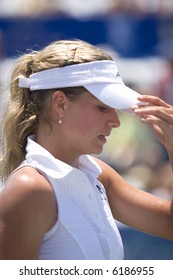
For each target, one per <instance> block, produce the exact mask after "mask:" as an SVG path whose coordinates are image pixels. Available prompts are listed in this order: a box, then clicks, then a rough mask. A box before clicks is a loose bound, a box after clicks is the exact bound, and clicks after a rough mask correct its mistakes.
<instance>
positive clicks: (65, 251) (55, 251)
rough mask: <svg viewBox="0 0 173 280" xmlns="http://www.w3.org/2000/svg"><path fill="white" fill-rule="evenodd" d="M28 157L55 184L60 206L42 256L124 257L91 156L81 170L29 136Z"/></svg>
mask: <svg viewBox="0 0 173 280" xmlns="http://www.w3.org/2000/svg"><path fill="white" fill-rule="evenodd" d="M26 150H27V155H26V160H25V161H24V162H23V164H22V165H21V166H24V165H29V166H32V167H34V168H36V169H37V170H39V171H40V172H41V173H42V174H43V175H44V176H45V177H47V178H48V180H49V182H50V183H51V185H52V187H53V189H54V192H55V197H56V200H57V205H58V221H57V223H56V224H55V226H54V227H53V228H52V229H51V230H50V231H49V232H48V233H46V234H45V236H44V239H43V241H42V244H41V248H40V254H39V259H54V260H56V259H62V260H63V259H100V260H101V259H122V258H123V245H122V241H121V237H120V234H119V231H118V229H117V226H116V224H115V221H114V219H113V217H112V214H111V210H110V207H109V204H108V200H107V197H106V193H105V189H104V187H103V186H102V184H101V183H100V182H99V181H98V180H97V177H98V176H99V175H100V173H101V169H100V167H99V166H98V164H97V163H96V162H95V160H94V159H93V158H92V157H90V156H87V155H83V156H81V157H80V164H79V169H77V168H73V167H71V166H70V165H68V164H66V163H64V162H62V161H60V160H58V159H56V158H54V157H53V156H52V155H51V154H50V153H49V152H48V151H47V150H45V149H44V148H43V147H41V146H40V145H38V144H37V143H36V142H35V141H34V136H32V137H29V138H28V143H27V147H26Z"/></svg>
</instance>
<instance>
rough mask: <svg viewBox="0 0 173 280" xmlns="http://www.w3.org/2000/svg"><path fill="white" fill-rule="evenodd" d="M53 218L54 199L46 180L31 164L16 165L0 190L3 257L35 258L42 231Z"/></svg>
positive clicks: (0, 225) (54, 214)
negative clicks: (28, 165)
mask: <svg viewBox="0 0 173 280" xmlns="http://www.w3.org/2000/svg"><path fill="white" fill-rule="evenodd" d="M56 219H57V206H56V201H55V197H54V192H53V190H52V187H51V185H50V183H49V182H48V180H47V179H46V178H45V177H44V176H42V175H41V174H40V173H39V172H37V170H35V169H34V168H32V167H22V168H20V169H18V170H17V171H16V172H14V173H13V174H12V175H11V176H10V177H9V178H8V180H7V182H6V184H5V187H4V188H3V190H2V192H1V193H0V241H1V240H2V239H3V240H4V242H3V246H5V247H4V248H5V249H4V252H5V253H4V257H5V258H7V259H8V258H14V259H15V258H17V259H19V258H21V259H25V257H26V258H28V259H30V258H31V259H33V258H36V257H37V253H38V248H39V246H40V242H41V240H42V238H43V236H44V234H45V233H46V232H47V231H48V230H49V229H50V228H51V227H52V226H53V225H54V223H55V221H56ZM12 232H13V234H11V233H12ZM0 243H2V242H0ZM16 244H18V247H17V248H16ZM19 244H20V245H19ZM0 245H1V244H0ZM23 247H24V248H25V250H24V248H23ZM2 251H3V248H2ZM24 252H25V254H26V255H25V256H24V255H23V254H24Z"/></svg>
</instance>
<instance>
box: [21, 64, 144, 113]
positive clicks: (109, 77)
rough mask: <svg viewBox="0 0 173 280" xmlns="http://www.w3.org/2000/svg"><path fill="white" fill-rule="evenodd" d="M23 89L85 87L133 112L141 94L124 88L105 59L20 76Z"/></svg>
mask: <svg viewBox="0 0 173 280" xmlns="http://www.w3.org/2000/svg"><path fill="white" fill-rule="evenodd" d="M19 86H20V87H24V88H29V89H30V90H31V91H33V90H40V89H56V88H66V87H77V86H84V87H85V88H86V89H87V90H88V91H89V92H90V93H91V94H93V95H94V96H95V97H96V98H98V99H99V100H100V101H102V102H103V103H105V104H106V105H108V106H110V107H112V108H115V109H119V110H124V109H129V108H131V106H132V105H134V104H137V103H139V100H138V99H137V98H138V97H139V96H140V94H139V93H137V92H135V91H133V90H132V89H130V88H128V87H127V86H125V85H124V83H123V81H122V79H121V77H120V74H119V72H118V69H117V65H116V63H115V62H114V61H110V60H101V61H92V62H87V63H81V64H74V65H70V66H65V67H57V68H52V69H48V70H44V71H40V72H37V73H34V74H32V75H30V76H29V78H26V77H24V76H20V77H19Z"/></svg>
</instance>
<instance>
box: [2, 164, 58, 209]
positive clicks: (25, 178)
mask: <svg viewBox="0 0 173 280" xmlns="http://www.w3.org/2000/svg"><path fill="white" fill-rule="evenodd" d="M0 197H2V199H1V200H2V202H1V203H2V204H3V205H4V207H5V208H6V207H7V208H8V207H15V205H17V204H18V205H19V204H20V207H22V209H25V208H27V206H28V207H29V208H30V209H31V213H32V209H33V211H41V212H42V211H44V212H46V213H49V211H48V209H51V207H50V205H53V204H54V203H55V198H54V192H53V190H52V187H51V185H50V183H49V182H48V180H47V179H46V178H45V177H44V176H43V175H41V174H40V173H39V172H38V171H37V170H36V169H34V168H33V167H29V166H25V167H22V168H20V169H18V170H17V171H16V172H14V173H12V174H11V176H10V177H9V178H8V180H7V182H6V184H5V187H4V189H3V191H2V193H1V196H0ZM2 204H1V205H2Z"/></svg>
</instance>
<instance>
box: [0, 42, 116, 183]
mask: <svg viewBox="0 0 173 280" xmlns="http://www.w3.org/2000/svg"><path fill="white" fill-rule="evenodd" d="M98 60H112V58H111V57H110V56H109V55H108V54H107V53H105V52H104V51H103V50H101V49H100V48H97V47H95V46H93V45H91V44H89V43H87V42H84V41H81V40H72V41H66V40H60V41H56V42H53V43H51V44H50V45H48V46H47V47H45V48H43V49H42V50H40V51H32V52H31V53H28V54H24V55H23V56H21V57H20V58H19V59H18V60H17V62H16V65H15V67H14V70H13V72H12V75H11V81H10V99H9V103H8V106H7V110H6V113H5V116H4V120H3V127H2V132H3V133H2V158H1V168H0V169H1V179H2V180H5V179H6V178H7V177H8V176H9V174H10V173H11V172H12V171H13V170H15V169H16V168H17V167H18V166H19V165H20V163H21V162H22V161H23V160H24V158H25V155H26V151H25V148H26V142H27V137H28V136H29V135H31V134H34V133H36V131H37V127H38V124H39V119H40V118H41V117H43V116H44V114H45V112H46V110H45V106H46V100H47V98H48V97H49V96H50V94H51V93H53V92H54V91H55V89H54V90H39V91H33V92H31V91H30V90H29V89H25V88H19V86H18V79H19V75H24V76H25V77H29V75H31V74H33V73H36V72H39V71H42V70H46V69H50V68H54V67H62V66H66V65H72V64H78V63H85V62H90V61H98ZM80 89H81V88H80ZM76 90H77V88H66V89H64V92H65V94H66V95H67V96H68V95H69V98H72V99H75V93H76ZM76 96H77V93H76ZM45 119H46V117H45Z"/></svg>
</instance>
